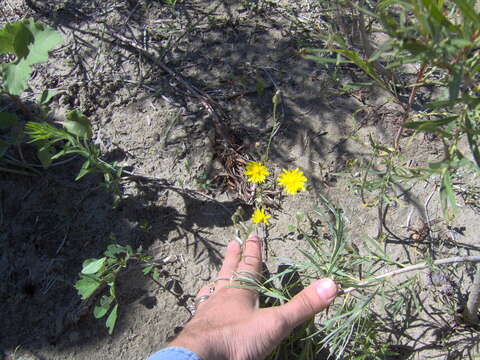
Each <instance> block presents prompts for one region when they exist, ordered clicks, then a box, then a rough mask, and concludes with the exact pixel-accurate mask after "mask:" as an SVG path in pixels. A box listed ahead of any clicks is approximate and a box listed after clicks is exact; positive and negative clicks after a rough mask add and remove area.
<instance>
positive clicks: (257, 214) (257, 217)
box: [252, 208, 271, 225]
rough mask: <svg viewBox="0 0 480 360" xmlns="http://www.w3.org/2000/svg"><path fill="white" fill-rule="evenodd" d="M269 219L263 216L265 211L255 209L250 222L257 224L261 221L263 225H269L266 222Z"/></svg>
mask: <svg viewBox="0 0 480 360" xmlns="http://www.w3.org/2000/svg"><path fill="white" fill-rule="evenodd" d="M270 217H271V216H270V215H267V214H265V209H263V208H260V209H255V211H254V212H253V215H252V221H253V223H254V224H258V223H261V222H262V221H263V222H264V223H265V225H270V223H269V222H268V219H269V218H270Z"/></svg>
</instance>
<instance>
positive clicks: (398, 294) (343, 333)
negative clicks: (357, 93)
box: [240, 199, 480, 359]
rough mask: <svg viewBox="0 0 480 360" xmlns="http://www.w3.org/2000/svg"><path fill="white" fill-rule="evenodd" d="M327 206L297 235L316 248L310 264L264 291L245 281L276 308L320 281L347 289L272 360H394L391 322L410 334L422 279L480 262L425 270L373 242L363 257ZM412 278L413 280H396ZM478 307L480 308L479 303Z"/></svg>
mask: <svg viewBox="0 0 480 360" xmlns="http://www.w3.org/2000/svg"><path fill="white" fill-rule="evenodd" d="M323 203H324V208H325V209H326V212H324V211H323V210H322V209H321V208H319V210H318V211H317V212H316V214H314V216H308V217H307V220H306V221H299V224H298V226H296V227H295V228H296V232H297V234H298V235H300V236H301V237H303V238H304V239H305V240H306V241H307V243H308V245H309V248H308V249H307V250H300V251H301V253H302V254H303V256H304V259H305V260H303V261H295V262H294V261H291V260H289V262H290V263H293V264H294V265H290V266H288V267H286V268H285V269H284V270H281V271H280V272H278V273H277V274H275V275H273V276H271V277H270V278H268V279H266V280H265V281H263V282H261V283H256V282H254V281H252V280H249V279H246V278H241V279H240V280H241V282H242V283H244V284H246V285H244V286H245V287H247V288H252V289H256V290H257V291H259V292H260V293H262V294H263V295H264V296H266V297H267V304H269V305H272V304H273V305H279V304H282V303H284V302H285V301H288V299H290V298H291V297H292V296H293V295H294V293H293V294H292V293H291V289H295V288H300V289H301V288H302V287H303V286H306V285H308V282H310V281H315V280H317V279H319V278H323V277H330V278H333V279H334V280H335V282H336V283H337V284H338V285H339V287H340V291H339V298H338V299H337V300H336V301H335V303H334V304H332V305H331V306H330V308H329V310H328V313H327V314H321V315H320V318H319V320H320V321H319V322H316V321H314V320H313V319H312V320H311V321H309V322H307V323H305V324H304V325H302V326H301V327H299V328H298V329H297V330H296V331H295V332H294V333H293V334H292V335H291V336H290V337H289V338H288V339H287V340H286V341H285V342H284V343H283V344H281V345H280V347H279V348H278V349H277V350H276V351H274V352H273V354H272V355H271V356H270V359H283V358H296V359H315V358H316V356H317V355H318V353H319V352H320V351H322V350H323V351H328V352H329V354H330V356H331V357H333V358H336V359H385V357H386V356H387V355H389V356H390V355H394V352H395V351H394V350H393V349H394V348H393V347H391V346H390V345H391V344H390V343H389V342H388V341H386V336H387V334H385V332H384V329H388V328H389V326H388V325H389V324H388V323H387V321H394V320H395V319H396V320H397V321H400V322H401V323H402V326H404V327H405V326H407V325H408V321H409V320H408V319H407V314H410V316H413V314H415V313H419V312H420V311H421V308H422V306H421V305H420V304H419V303H418V300H417V293H418V291H419V289H418V287H417V283H418V279H419V276H417V275H416V274H415V273H416V272H418V271H423V270H427V271H428V270H431V271H437V270H438V269H439V267H440V266H447V265H454V264H462V263H469V262H473V263H476V262H479V261H480V256H464V257H462V256H457V257H452V258H446V259H439V260H433V259H431V258H429V257H428V255H427V256H425V258H424V259H423V260H422V261H421V262H419V263H418V264H414V265H408V264H405V263H401V262H399V261H397V260H396V259H393V258H392V257H390V255H389V253H388V252H387V251H386V249H385V248H384V247H383V245H381V244H379V243H378V242H377V241H376V240H374V239H369V238H366V239H365V241H364V242H363V243H362V245H361V248H362V251H360V249H359V247H357V246H356V245H355V243H354V242H352V241H351V240H350V239H349V238H348V236H347V232H346V229H345V220H344V216H343V212H342V210H341V209H339V208H336V207H335V206H333V205H332V204H331V203H329V202H328V201H326V200H325V199H323ZM317 216H319V218H317ZM292 228H293V227H292ZM282 260H283V261H284V259H282ZM412 272H413V274H414V275H413V276H410V277H407V278H405V277H403V278H402V280H399V279H398V278H397V276H399V275H402V274H409V273H412ZM292 274H297V276H296V277H295V276H292ZM284 278H290V279H293V281H289V283H288V285H286V284H285V283H284V282H283V281H280V280H281V279H284ZM279 282H281V285H278V283H279ZM474 300H475V301H477V302H478V298H476V299H473V300H472V301H474ZM457 305H458V304H457ZM476 306H478V304H476ZM407 307H409V311H407Z"/></svg>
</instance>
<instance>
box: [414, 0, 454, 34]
mask: <svg viewBox="0 0 480 360" xmlns="http://www.w3.org/2000/svg"><path fill="white" fill-rule="evenodd" d="M422 2H423V5H424V6H425V7H426V8H427V11H428V14H429V16H431V17H432V18H433V19H435V20H436V21H437V22H438V23H440V24H442V25H443V26H445V27H446V28H447V29H448V30H450V31H453V32H459V28H458V26H455V25H453V24H452V23H451V22H450V21H449V20H448V19H447V18H446V17H445V16H444V15H443V14H442V12H441V11H440V9H439V8H438V7H437V5H436V4H435V2H434V1H432V0H422Z"/></svg>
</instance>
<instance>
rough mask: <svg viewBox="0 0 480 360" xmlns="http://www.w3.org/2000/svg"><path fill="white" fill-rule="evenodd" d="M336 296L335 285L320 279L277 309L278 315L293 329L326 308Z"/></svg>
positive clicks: (330, 281) (331, 281) (329, 280)
mask: <svg viewBox="0 0 480 360" xmlns="http://www.w3.org/2000/svg"><path fill="white" fill-rule="evenodd" d="M336 296H337V285H336V284H335V283H334V282H333V280H331V279H321V280H317V281H315V282H314V283H313V284H311V285H310V286H308V287H307V288H305V289H303V290H302V291H301V292H300V293H298V294H297V295H295V297H294V298H293V299H292V300H290V301H289V302H288V303H286V304H285V305H282V306H279V307H277V311H278V314H279V315H280V316H281V317H282V318H283V319H284V320H286V321H287V324H288V326H289V327H290V328H291V329H293V328H295V327H296V326H298V325H300V324H301V323H303V322H304V321H306V320H308V319H310V318H311V317H312V316H314V315H315V314H316V313H318V312H320V311H322V310H323V309H325V308H327V307H328V306H329V305H330V303H331V302H332V301H333V300H334V299H335V297H336Z"/></svg>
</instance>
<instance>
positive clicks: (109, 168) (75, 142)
mask: <svg viewBox="0 0 480 360" xmlns="http://www.w3.org/2000/svg"><path fill="white" fill-rule="evenodd" d="M62 127H63V128H58V127H56V126H54V125H51V124H50V123H47V122H28V123H27V124H26V125H25V131H26V133H27V134H28V135H29V136H30V138H31V141H30V142H31V143H33V144H35V145H36V146H37V148H38V150H37V155H38V158H39V159H40V161H41V163H42V165H43V166H44V167H45V168H48V167H49V166H50V165H51V164H52V161H54V160H56V159H58V158H60V157H62V156H65V155H80V156H82V157H84V158H85V161H84V163H83V165H82V167H81V169H80V172H79V173H78V175H77V177H76V178H75V180H79V179H81V178H82V177H84V176H85V175H87V174H90V173H101V174H103V176H104V179H105V184H106V185H107V187H109V188H110V189H113V190H118V181H119V179H120V176H121V173H122V170H121V169H120V168H116V167H115V166H113V165H111V164H108V163H106V162H104V161H102V160H101V159H100V151H99V149H98V147H97V146H96V145H94V144H92V143H91V142H90V139H91V136H92V129H91V125H90V122H89V121H88V119H87V117H86V116H85V115H83V114H82V113H81V112H79V111H78V110H74V111H71V112H70V113H68V114H67V116H66V119H65V120H64V121H63V123H62ZM56 145H60V148H61V149H60V150H57V149H56Z"/></svg>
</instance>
